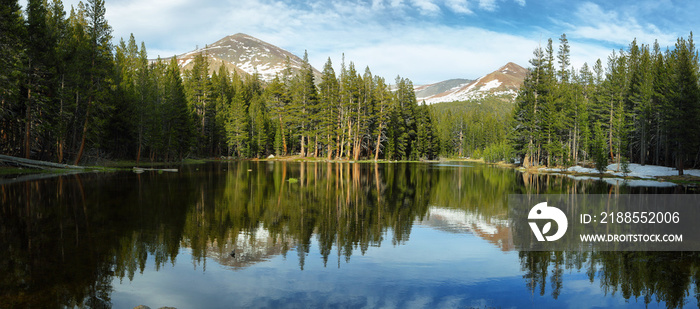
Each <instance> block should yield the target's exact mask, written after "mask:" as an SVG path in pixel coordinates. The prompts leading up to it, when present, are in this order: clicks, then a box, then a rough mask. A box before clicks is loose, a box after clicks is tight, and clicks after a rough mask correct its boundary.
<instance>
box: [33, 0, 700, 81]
mask: <svg viewBox="0 0 700 309" xmlns="http://www.w3.org/2000/svg"><path fill="white" fill-rule="evenodd" d="M64 1H65V2H64V3H65V5H66V8H67V10H70V5H71V4H75V3H77V1H74V0H64ZM106 3H107V4H106V5H107V18H108V21H109V23H110V24H111V25H112V27H113V29H114V33H113V34H114V37H115V38H117V39H116V41H118V38H120V37H124V38H128V37H129V34H130V33H134V35H135V37H136V40H137V41H139V42H140V41H145V43H146V46H147V49H148V52H149V56H150V57H153V58H155V57H157V56H158V55H161V56H164V57H165V56H172V55H173V54H180V53H184V52H187V51H190V50H193V49H194V48H195V47H196V46H200V47H201V46H204V45H205V44H208V43H213V42H215V41H217V40H218V39H220V38H222V37H224V36H226V35H230V34H235V33H238V32H242V33H246V34H249V35H252V36H254V37H257V38H259V39H262V40H264V41H267V42H269V43H272V44H274V45H277V46H280V47H282V48H285V49H287V50H289V51H291V52H293V53H295V54H297V55H300V56H301V55H303V53H304V50H308V52H309V57H310V61H311V64H312V65H314V66H315V67H316V68H319V69H320V68H322V67H323V64H324V63H325V61H326V59H327V58H328V57H331V59H332V61H333V63H334V65H335V66H336V68H337V67H338V65H339V64H340V61H341V55H342V54H343V53H345V56H346V60H347V61H353V62H354V63H355V65H356V66H357V67H358V70H364V68H365V67H366V66H369V67H370V69H371V70H372V72H373V73H374V74H376V75H380V76H384V77H385V78H387V79H388V80H393V79H394V77H396V75H401V76H403V77H408V78H410V79H411V80H413V81H414V83H415V84H425V83H431V82H437V81H442V80H446V79H451V78H477V77H479V76H482V75H484V74H486V73H489V72H491V71H494V70H496V69H498V68H499V67H500V66H502V65H504V64H506V63H507V62H509V61H512V62H515V63H518V64H520V65H522V66H525V67H527V66H528V60H529V59H530V58H531V56H532V51H533V49H535V48H536V47H537V46H538V44H542V45H544V44H546V41H547V39H548V38H552V39H554V42H555V44H556V43H557V42H558V38H559V37H560V36H561V34H562V33H566V34H567V36H568V38H569V42H570V45H571V54H572V64H573V65H574V66H575V67H577V68H578V67H580V66H581V65H582V64H583V63H584V62H588V63H589V64H591V63H592V62H595V60H596V59H598V58H602V59H603V60H604V61H605V58H606V57H607V56H608V55H609V54H610V53H611V51H612V50H613V49H619V48H624V47H626V46H627V45H628V44H629V43H630V42H631V41H632V40H633V39H634V38H637V39H638V42H640V43H649V44H651V43H653V42H654V40H659V42H660V43H661V45H662V46H664V47H665V46H673V44H674V43H675V40H676V38H677V37H679V36H687V35H688V34H689V33H690V31H693V30H695V28H696V25H697V17H696V16H698V15H699V14H700V2H699V1H669V0H652V1H647V0H636V1H610V0H608V1H570V0H550V1H542V0H540V1H536V0H359V1H342V0H312V1H289V0H223V1H222V0H151V1H142V0H106ZM22 4H24V3H22ZM555 48H556V47H555Z"/></svg>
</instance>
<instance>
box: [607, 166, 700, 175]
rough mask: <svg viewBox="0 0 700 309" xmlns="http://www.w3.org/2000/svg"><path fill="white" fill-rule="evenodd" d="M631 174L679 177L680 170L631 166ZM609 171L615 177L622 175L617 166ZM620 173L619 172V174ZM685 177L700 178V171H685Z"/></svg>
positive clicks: (611, 167) (609, 168)
mask: <svg viewBox="0 0 700 309" xmlns="http://www.w3.org/2000/svg"><path fill="white" fill-rule="evenodd" d="M629 168H630V173H629V174H627V175H628V176H632V177H639V178H654V177H660V176H675V175H678V170H677V169H675V168H672V167H666V166H657V165H644V166H642V165H641V164H636V163H635V164H630V165H629ZM607 169H608V170H610V171H614V172H613V173H611V174H613V175H618V176H621V175H622V169H618V167H617V164H610V165H608V166H607ZM618 171H619V172H618ZM683 174H684V175H692V176H698V177H700V170H683Z"/></svg>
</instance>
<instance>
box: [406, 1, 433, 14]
mask: <svg viewBox="0 0 700 309" xmlns="http://www.w3.org/2000/svg"><path fill="white" fill-rule="evenodd" d="M412 2H413V5H414V6H415V7H417V8H418V9H419V11H420V13H421V14H423V15H437V14H439V13H440V7H439V6H438V5H437V4H435V3H433V1H431V0H413V1H412Z"/></svg>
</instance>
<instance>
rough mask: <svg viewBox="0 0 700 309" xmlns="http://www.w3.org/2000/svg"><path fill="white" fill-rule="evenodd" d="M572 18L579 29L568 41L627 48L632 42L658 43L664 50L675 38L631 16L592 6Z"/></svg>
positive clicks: (585, 6) (575, 28)
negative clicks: (607, 43) (588, 41)
mask: <svg viewBox="0 0 700 309" xmlns="http://www.w3.org/2000/svg"><path fill="white" fill-rule="evenodd" d="M575 16H576V17H577V18H578V20H579V21H580V24H579V25H576V26H575V27H573V28H572V31H570V32H568V34H570V36H571V37H574V38H583V39H592V40H598V41H605V42H610V43H614V44H620V45H626V44H628V43H629V42H631V41H632V40H633V39H634V38H637V40H638V41H639V42H640V43H646V44H649V43H653V42H654V40H657V39H658V40H659V43H660V44H661V45H662V46H663V45H666V44H672V43H673V42H674V40H675V35H673V34H668V33H664V32H662V31H661V30H660V29H659V28H658V27H657V26H655V25H653V24H643V23H640V22H639V21H638V20H637V19H636V18H635V17H634V16H629V15H624V14H619V13H618V12H615V11H605V10H603V9H602V8H601V7H600V6H599V5H597V4H595V3H591V2H586V3H583V4H581V5H580V6H579V7H578V9H577V10H576V13H575Z"/></svg>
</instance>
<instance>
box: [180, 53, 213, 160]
mask: <svg viewBox="0 0 700 309" xmlns="http://www.w3.org/2000/svg"><path fill="white" fill-rule="evenodd" d="M183 83H184V86H185V93H186V94H187V102H188V104H189V105H190V109H191V110H192V111H194V113H195V114H196V115H197V118H198V123H199V137H198V142H197V145H199V146H200V149H199V153H201V154H207V153H208V151H207V150H208V149H209V147H208V146H210V143H208V141H207V137H208V136H207V135H206V133H207V130H206V128H207V127H206V124H207V122H208V117H209V116H210V114H207V111H211V110H210V109H208V107H209V105H210V102H211V96H212V95H211V79H210V77H209V60H208V58H207V57H205V56H204V55H203V54H201V53H200V54H197V55H195V57H194V61H193V66H192V69H191V70H188V71H186V72H185V80H184V81H183Z"/></svg>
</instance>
